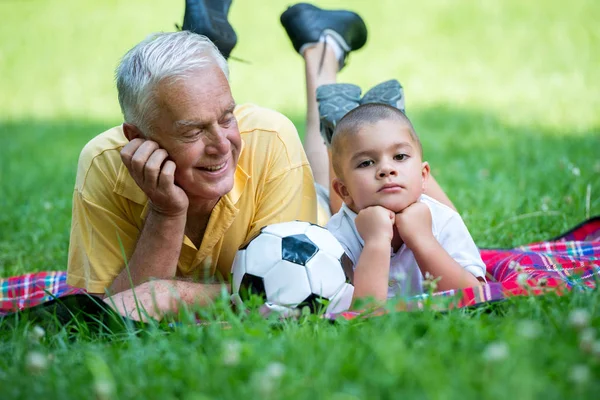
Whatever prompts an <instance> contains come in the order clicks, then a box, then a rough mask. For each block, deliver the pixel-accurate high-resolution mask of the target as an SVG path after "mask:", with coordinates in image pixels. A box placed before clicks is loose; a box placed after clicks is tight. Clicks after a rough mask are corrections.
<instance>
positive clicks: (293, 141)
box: [235, 104, 302, 147]
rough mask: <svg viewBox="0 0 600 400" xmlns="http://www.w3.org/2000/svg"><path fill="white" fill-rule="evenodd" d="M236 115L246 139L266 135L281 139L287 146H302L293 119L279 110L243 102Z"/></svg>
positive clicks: (272, 138)
mask: <svg viewBox="0 0 600 400" xmlns="http://www.w3.org/2000/svg"><path fill="white" fill-rule="evenodd" d="M235 116H236V118H237V121H238V128H239V130H240V134H241V135H242V137H244V138H245V139H246V140H251V139H253V138H254V137H258V136H261V137H265V136H266V137H268V138H270V139H271V140H279V141H281V142H282V143H283V144H284V145H285V146H286V147H290V146H293V147H296V146H300V147H301V146H302V143H301V142H300V137H299V136H298V130H297V129H296V127H295V126H294V124H293V123H292V121H290V119H289V118H288V117H286V116H285V115H283V114H282V113H280V112H278V111H275V110H271V109H269V108H264V107H260V106H257V105H255V104H243V105H240V106H238V107H237V108H236V110H235Z"/></svg>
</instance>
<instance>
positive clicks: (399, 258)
mask: <svg viewBox="0 0 600 400" xmlns="http://www.w3.org/2000/svg"><path fill="white" fill-rule="evenodd" d="M418 201H420V202H422V203H425V204H426V205H427V206H428V207H429V210H430V211H431V221H432V224H431V228H432V231H433V236H434V237H435V238H436V239H437V241H438V242H439V243H440V245H441V246H442V247H443V248H444V249H445V250H446V251H447V252H448V254H449V255H450V256H451V257H452V258H453V259H454V260H455V261H456V262H457V263H459V264H460V265H461V266H462V267H463V268H464V269H466V270H467V271H469V272H470V273H472V274H473V275H474V276H475V277H481V278H483V279H485V264H484V263H483V260H482V259H481V256H480V254H479V249H478V248H477V246H476V245H475V242H473V238H472V237H471V234H470V233H469V230H468V229H467V227H466V226H465V223H464V222H463V220H462V218H461V217H460V215H459V214H458V213H457V212H456V211H454V210H453V209H451V208H450V207H448V206H446V205H444V204H442V203H440V202H439V201H437V200H435V199H433V198H431V197H429V196H427V195H421V197H419V200H418ZM356 216H357V214H356V213H355V212H354V211H352V210H350V209H349V208H348V207H347V206H346V204H342V208H341V209H340V210H339V211H338V212H337V213H336V214H335V215H334V216H333V217H331V219H330V220H329V222H328V223H327V230H329V231H330V232H331V233H332V234H333V236H335V237H336V238H337V239H338V241H339V242H340V243H341V245H342V247H343V248H344V250H345V251H346V254H347V255H348V257H349V258H350V260H351V261H352V263H353V264H354V267H356V265H358V258H359V257H360V254H361V252H362V249H363V247H364V244H365V243H364V241H363V239H362V238H361V237H360V234H359V233H358V230H357V229H356V224H355V223H354V220H355V219H356ZM421 293H423V275H422V274H421V271H420V269H419V266H418V264H417V261H416V260H415V256H414V254H413V252H412V251H411V250H410V249H409V248H407V247H406V245H405V244H402V246H401V247H400V248H399V249H398V251H397V252H396V253H394V252H393V249H392V248H391V247H390V279H389V289H388V298H391V297H394V296H398V295H400V296H414V295H417V294H421Z"/></svg>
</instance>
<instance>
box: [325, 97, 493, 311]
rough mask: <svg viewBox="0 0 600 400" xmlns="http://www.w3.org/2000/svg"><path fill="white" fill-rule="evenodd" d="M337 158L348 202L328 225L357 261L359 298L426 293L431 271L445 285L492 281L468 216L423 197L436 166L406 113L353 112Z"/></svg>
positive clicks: (380, 107) (380, 108)
mask: <svg viewBox="0 0 600 400" xmlns="http://www.w3.org/2000/svg"><path fill="white" fill-rule="evenodd" d="M331 156H332V163H333V168H334V170H335V173H336V175H337V178H336V179H335V180H334V182H333V189H334V190H335V192H336V193H337V194H338V195H339V196H340V197H341V198H342V200H343V201H344V204H343V205H342V208H341V209H340V211H339V212H338V213H336V214H335V215H334V216H333V217H332V218H331V220H330V221H329V223H328V224H327V229H328V230H329V231H331V232H332V233H333V235H334V236H335V237H336V238H337V239H338V240H339V241H340V243H341V244H342V246H343V247H344V250H345V251H346V253H347V255H348V257H349V258H350V261H351V262H352V264H353V268H354V287H355V289H354V299H357V298H365V297H372V298H374V299H375V300H376V301H377V302H385V301H386V300H387V298H389V297H393V296H397V295H400V296H412V295H416V294H420V293H422V292H423V289H422V281H423V276H424V275H426V274H427V273H429V274H431V275H432V276H433V277H434V278H439V282H438V289H439V290H449V289H458V288H465V287H470V286H476V285H478V284H479V283H480V282H485V278H484V276H485V265H484V263H483V261H482V260H481V257H480V255H479V250H478V249H477V246H475V243H474V242H473V239H472V238H471V235H470V234H469V231H468V230H467V227H466V226H465V224H464V223H463V221H462V219H461V217H460V215H459V214H458V213H457V212H456V211H454V210H452V209H451V208H449V207H448V206H445V205H443V204H442V203H440V202H438V201H436V200H434V199H433V198H431V197H429V196H427V195H424V194H423V191H424V189H425V184H426V182H427V178H428V176H429V164H428V163H427V162H423V159H422V147H421V143H420V141H419V138H418V137H417V134H416V133H415V131H414V128H413V126H412V124H411V123H410V121H409V119H408V118H407V117H406V116H405V115H404V113H402V111H400V110H398V109H397V108H394V107H391V106H388V105H385V104H377V103H373V104H363V105H361V106H359V107H357V108H355V109H354V110H352V111H350V112H349V113H348V114H346V115H345V116H344V117H343V118H342V119H341V120H340V121H339V122H338V124H337V126H336V128H335V132H334V134H333V138H332V142H331Z"/></svg>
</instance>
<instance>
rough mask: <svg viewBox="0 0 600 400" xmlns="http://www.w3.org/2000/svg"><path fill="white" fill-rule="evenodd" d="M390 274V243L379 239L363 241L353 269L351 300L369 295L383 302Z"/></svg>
mask: <svg viewBox="0 0 600 400" xmlns="http://www.w3.org/2000/svg"><path fill="white" fill-rule="evenodd" d="M389 275H390V244H389V243H387V242H385V241H381V242H373V243H365V247H364V248H363V250H362V253H361V254H360V258H359V259H358V264H357V266H356V268H355V270H354V296H353V300H355V299H360V298H366V297H371V298H373V299H375V300H376V301H378V302H385V301H386V300H387V293H388V279H389Z"/></svg>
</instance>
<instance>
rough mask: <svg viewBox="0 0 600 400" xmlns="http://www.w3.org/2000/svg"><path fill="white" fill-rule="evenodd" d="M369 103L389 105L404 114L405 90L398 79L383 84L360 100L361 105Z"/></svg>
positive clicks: (372, 89)
mask: <svg viewBox="0 0 600 400" xmlns="http://www.w3.org/2000/svg"><path fill="white" fill-rule="evenodd" d="M367 103H383V104H388V105H390V106H392V107H396V108H397V109H399V110H400V111H402V112H403V113H404V112H405V109H404V89H402V85H401V84H400V82H398V81H397V80H396V79H391V80H389V81H385V82H382V83H380V84H379V85H376V86H374V87H373V88H371V90H369V91H368V92H367V93H365V95H364V96H363V98H362V99H361V100H360V104H367Z"/></svg>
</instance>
